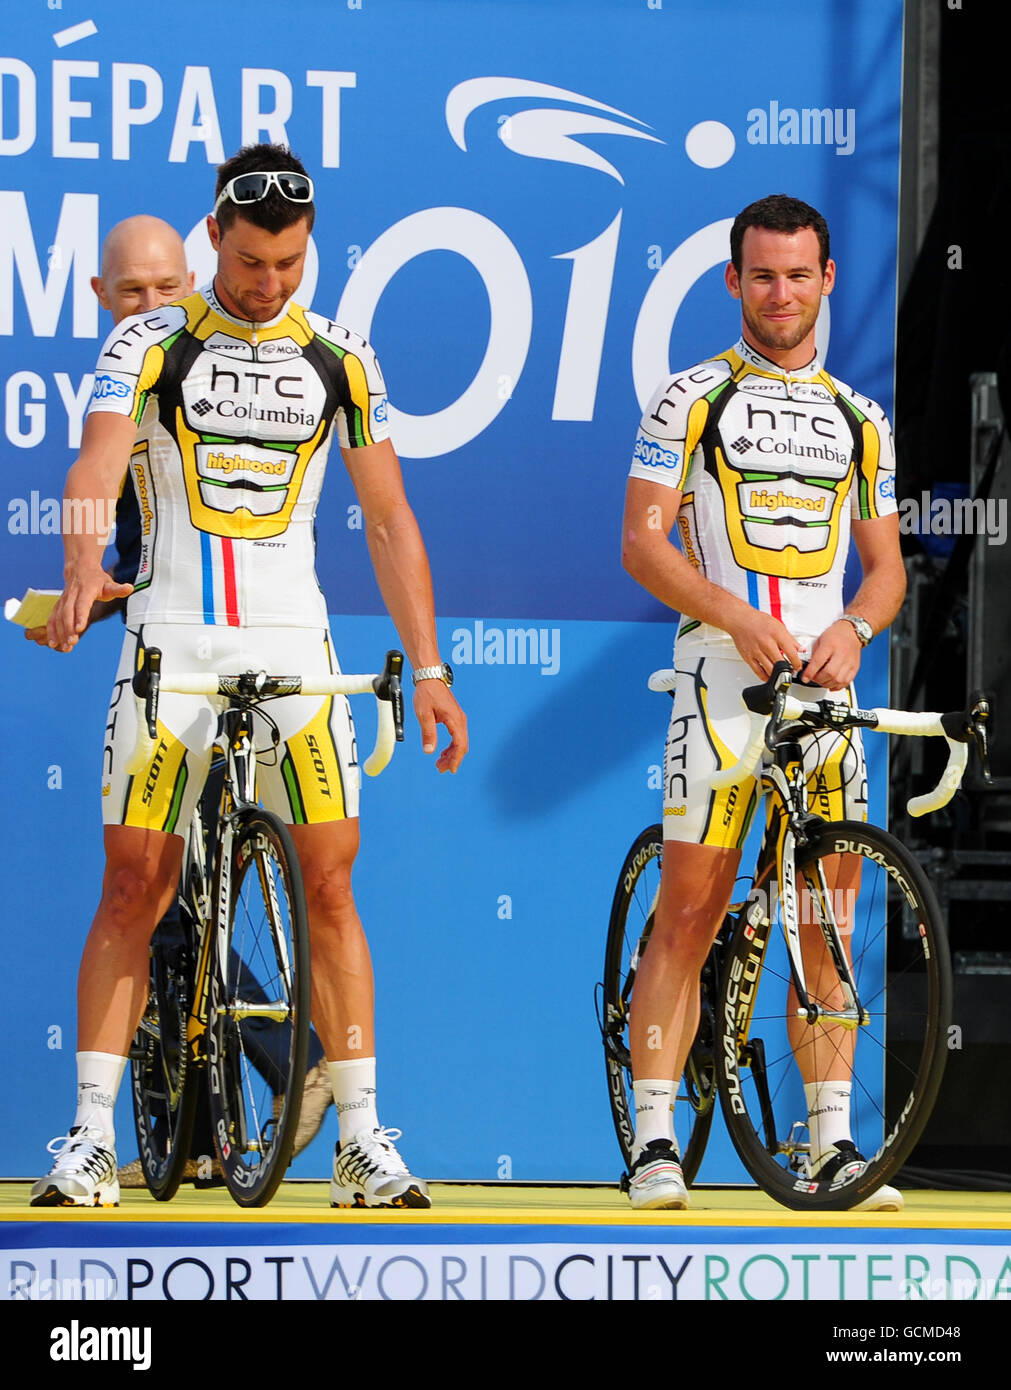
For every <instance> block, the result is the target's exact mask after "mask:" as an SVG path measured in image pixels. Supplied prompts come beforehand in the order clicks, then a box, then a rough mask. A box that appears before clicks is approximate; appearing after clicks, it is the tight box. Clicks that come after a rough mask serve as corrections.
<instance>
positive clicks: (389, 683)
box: [373, 650, 404, 743]
mask: <svg viewBox="0 0 1011 1390" xmlns="http://www.w3.org/2000/svg"><path fill="white" fill-rule="evenodd" d="M403 670H404V654H403V652H399V651H396V650H393V651H389V652H387V653H386V665H385V667H384V668H383V674H382V675H381V676H379V677H377V679H376V680H375V681H374V682H373V685H374V687H375V692H376V695H377V697H378V698H379V699H380V700H389V702H390V704H391V706H392V708H393V728H394V732H395V734H396V739H397V742H398V743H403V741H404V690H403V686H402V684H401V675H402V674H403Z"/></svg>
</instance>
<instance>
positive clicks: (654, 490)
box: [621, 478, 801, 680]
mask: <svg viewBox="0 0 1011 1390" xmlns="http://www.w3.org/2000/svg"><path fill="white" fill-rule="evenodd" d="M680 507H681V493H680V492H678V491H676V490H675V489H673V488H669V487H664V486H663V485H662V484H661V483H650V482H646V481H645V479H643V478H629V480H628V484H627V487H626V490H625V516H624V521H623V523H622V547H621V558H622V564H623V565H624V566H625V569H626V570H627V571H628V573H629V574H630V575H631V576H632V578H633V579H635V580H637V581H638V583H640V584H641V585H642V586H643V588H644V589H647V590H648V591H649V592H650V593H651V594H652V595H653V597H654V598H658V599H659V600H660V601H661V603H666V604H667V605H668V607H670V608H675V609H677V611H678V612H679V613H683V614H685V615H686V616H687V617H690V618H698V619H699V621H700V622H704V623H711V624H712V625H713V626H714V627H718V628H721V629H722V630H723V631H724V632H727V633H729V634H730V636H731V637H732V638H733V641H734V645H735V646H736V647H737V650H738V651H739V652H740V654H741V656H742V657H743V659H744V660H745V661H746V662H747V663H748V665H749V666H750V667H751V669H752V670H753V671H754V672H755V674H756V675H758V676H760V677H761V679H762V680H765V679H766V678H767V677H768V675H769V672H770V671H771V670H772V667H773V665H774V664H775V662H777V661H781V660H782V659H783V657H784V656H785V657H786V659H787V660H788V661H789V662H790V663H791V664H792V665H793V667H794V668H795V669H796V668H797V667H798V666H800V664H801V662H800V653H799V650H798V648H797V643H796V641H795V640H794V638H793V637H792V635H791V634H790V633H789V632H788V631H787V629H786V628H785V627H784V626H783V624H782V623H781V622H779V620H778V619H776V618H773V617H772V616H771V615H770V614H768V613H760V612H758V610H757V609H755V608H752V607H751V605H750V604H748V603H745V602H744V600H743V599H739V598H735V597H734V595H733V594H731V593H729V592H728V591H727V590H726V589H723V588H721V587H720V586H719V585H718V584H713V583H711V582H710V581H709V580H708V579H706V578H705V576H704V575H702V574H700V573H699V572H698V570H696V569H695V567H694V565H692V564H691V563H690V562H689V561H688V560H686V559H685V557H684V555H682V554H681V552H680V550H678V548H677V547H676V546H675V545H674V544H673V543H672V542H671V540H670V533H671V530H672V529H673V527H674V523H675V521H676V520H677V514H678V511H679V510H680Z"/></svg>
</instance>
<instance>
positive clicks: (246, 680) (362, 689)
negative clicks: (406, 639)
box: [126, 647, 404, 777]
mask: <svg viewBox="0 0 1011 1390" xmlns="http://www.w3.org/2000/svg"><path fill="white" fill-rule="evenodd" d="M403 669H404V655H403V652H399V651H389V652H387V653H386V664H385V666H384V668H383V670H382V672H380V673H379V674H378V675H375V674H370V675H336V676H333V675H317V676H268V675H267V673H266V672H265V671H244V672H242V673H241V674H239V675H220V674H218V673H216V672H213V671H179V672H174V673H173V672H169V673H168V674H165V673H163V672H162V669H161V652H160V651H159V649H158V648H157V647H147V648H145V649H144V659H143V664H142V666H141V669H140V670H139V671H138V672H137V674H136V675H135V676H134V678H133V690H134V694H135V695H136V697H137V704H138V711H137V714H138V718H137V742H136V744H135V745H134V749H133V752H132V753H131V754H130V757H129V758H128V759H127V762H126V772H127V774H128V775H129V776H131V777H132V776H136V774H137V773H139V772H140V771H141V770H142V769H143V768H144V767H146V766H147V764H148V763H149V762H150V761H151V758H152V757H153V756H154V749H155V741H156V739H157V733H158V697H159V695H160V693H161V692H162V691H167V692H168V693H170V694H172V695H206V696H216V695H219V696H228V697H231V698H237V699H240V700H247V701H249V702H250V703H253V702H255V701H256V700H259V699H275V698H278V697H280V696H283V695H367V694H370V693H371V694H373V695H375V697H376V704H377V706H378V713H379V723H378V727H377V729H376V742H375V747H374V748H373V750H372V752H371V753H370V754H369V756H368V757H367V758H366V760H365V762H364V764H363V767H364V769H365V771H366V772H367V773H368V775H369V776H370V777H378V776H379V774H380V772H382V770H383V768H385V767H386V765H387V764H388V763H389V761H390V759H391V758H392V757H393V749H394V746H395V745H396V744H397V743H403V741H404V696H403V690H402V688H401V680H400V678H401V674H402V672H403Z"/></svg>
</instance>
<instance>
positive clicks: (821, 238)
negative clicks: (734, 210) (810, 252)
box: [730, 193, 829, 275]
mask: <svg viewBox="0 0 1011 1390" xmlns="http://www.w3.org/2000/svg"><path fill="white" fill-rule="evenodd" d="M749 227H763V228H764V229H765V230H766V231H769V232H800V231H803V229H804V228H805V227H810V228H811V230H812V231H813V232H814V234H815V236H817V238H818V259H819V261H820V262H821V268H822V273H823V274H824V271H825V267H826V266H827V265H828V257H829V243H828V223H827V222H826V221H825V219H824V217H822V215H821V213H820V212H817V211H816V210H815V209H814V208H813V207H811V206H810V204H808V203H802V202H801V201H800V199H799V198H791V197H790V196H789V195H788V194H786V193H771V194H770V195H769V196H768V197H767V198H759V200H758V202H757V203H749V204H748V206H747V207H746V208H745V209H744V211H743V212H739V213H738V214H737V216H736V217H735V218H734V225H733V226H732V227H731V229H730V259H731V260H732V261H733V263H734V269H735V270H736V271H737V273H738V275H740V273H741V247H742V246H743V245H744V233H745V232H746V231H747V230H748V228H749Z"/></svg>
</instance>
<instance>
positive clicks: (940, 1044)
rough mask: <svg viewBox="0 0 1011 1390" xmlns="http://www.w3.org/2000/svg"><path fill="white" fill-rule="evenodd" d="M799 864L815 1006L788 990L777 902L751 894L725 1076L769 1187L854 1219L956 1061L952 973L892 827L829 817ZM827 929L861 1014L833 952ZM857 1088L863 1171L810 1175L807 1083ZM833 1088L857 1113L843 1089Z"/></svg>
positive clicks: (926, 894)
mask: <svg viewBox="0 0 1011 1390" xmlns="http://www.w3.org/2000/svg"><path fill="white" fill-rule="evenodd" d="M796 869H797V874H796V886H795V889H794V900H795V902H796V907H797V913H798V919H799V923H800V937H801V942H802V946H803V957H804V969H805V974H806V981H807V993H808V998H809V1000H810V1002H811V1004H812V1005H813V1006H814V1009H813V1010H811V1011H810V1012H808V1013H805V1012H804V1011H803V1010H801V1009H800V1007H799V1005H798V999H797V994H796V991H795V989H794V987H793V986H792V980H791V969H790V964H789V956H788V953H787V950H786V946H785V941H784V936H783V929H782V923H781V906H782V900H781V898H779V897H777V895H776V894H774V893H764V892H761V891H756V892H754V893H753V894H752V899H751V901H749V904H747V905H746V907H745V908H744V909H743V910H742V911H741V913H740V914H739V916H738V919H737V925H736V928H735V930H734V933H733V936H732V939H731V942H730V945H729V948H728V952H727V956H726V960H725V965H724V971H723V977H722V980H721V986H720V993H719V999H718V1004H717V1010H716V1018H717V1030H718V1038H717V1046H716V1069H717V1081H718V1085H719V1090H720V1099H721V1102H722V1105H723V1111H724V1115H725V1116H726V1120H727V1127H728V1129H729V1131H730V1135H731V1138H732V1140H733V1142H734V1145H735V1147H736V1149H737V1152H738V1154H739V1155H740V1158H741V1161H742V1162H743V1163H744V1166H745V1167H746V1168H747V1169H748V1171H749V1173H750V1174H751V1176H752V1177H753V1178H754V1179H755V1181H756V1182H757V1183H758V1184H759V1186H760V1187H762V1188H764V1190H765V1191H766V1192H768V1193H769V1195H770V1196H772V1197H774V1198H776V1200H777V1201H779V1202H782V1203H783V1204H784V1205H785V1206H788V1207H793V1208H796V1209H803V1208H820V1209H822V1210H844V1209H847V1208H849V1207H852V1206H854V1205H855V1204H856V1203H858V1202H860V1201H861V1200H863V1199H864V1198H865V1197H868V1196H870V1194H871V1193H872V1192H874V1191H876V1190H877V1189H878V1188H879V1187H881V1186H882V1184H884V1183H886V1182H888V1180H889V1179H890V1178H891V1177H893V1176H894V1174H895V1173H896V1172H897V1171H898V1170H899V1168H900V1167H901V1165H902V1163H903V1162H904V1161H905V1159H906V1158H907V1157H908V1155H909V1153H910V1151H911V1150H912V1148H913V1146H914V1145H915V1143H916V1141H917V1139H918V1138H919V1135H920V1133H921V1131H922V1130H923V1127H924V1125H925V1124H926V1122H927V1119H928V1118H929V1115H930V1111H931V1108H932V1106H933V1104H934V1100H935V1098H936V1096H937V1091H938V1088H939V1086H940V1084H941V1076H942V1073H943V1071H944V1064H945V1058H946V1055H947V1029H948V1022H949V1018H950V1012H951V964H950V959H949V954H948V944H947V939H946V935H945V931H944V925H943V920H942V917H941V912H940V909H939V907H938V906H937V901H936V899H935V897H934V893H933V890H932V889H931V887H930V884H929V882H928V880H927V877H926V875H925V873H924V872H923V870H922V868H921V867H920V865H919V863H918V862H917V860H916V859H914V858H913V856H912V855H911V854H910V853H909V851H908V850H906V849H905V847H904V846H903V845H901V844H900V843H899V842H898V841H897V840H896V839H894V837H893V836H891V835H889V834H888V833H887V832H885V831H882V830H878V829H876V828H875V827H873V826H868V825H864V824H863V823H861V822H859V821H839V822H834V823H832V824H827V825H825V826H823V827H821V828H820V829H819V830H817V831H816V832H815V834H814V836H813V838H812V840H811V841H810V843H809V844H808V845H807V846H805V847H804V848H802V849H801V848H798V850H797V854H796ZM786 891H788V890H787V889H786V888H784V887H783V886H782V885H781V886H780V889H779V892H780V893H785V892H786ZM830 922H834V923H835V924H836V926H837V928H838V932H839V939H840V941H841V943H842V945H843V950H844V953H845V955H846V957H847V958H848V960H849V962H850V970H851V975H852V980H853V986H854V989H855V992H856V1005H857V1007H854V1006H853V1005H852V1003H851V1001H849V1000H848V999H847V992H846V988H845V985H844V984H843V983H842V982H841V980H840V974H839V971H838V970H837V969H836V967H835V965H834V964H832V962H831V956H830V953H829V952H828V951H826V950H825V949H824V947H823V945H822V943H823V941H824V931H825V929H826V927H827V926H828V924H829V923H830ZM858 1013H859V1021H858V1019H857V1015H858ZM846 1080H850V1088H851V1090H850V1100H849V1124H850V1135H851V1138H852V1140H853V1143H854V1145H855V1146H856V1149H857V1150H858V1152H859V1154H860V1155H861V1156H862V1157H863V1158H864V1159H865V1160H866V1166H865V1167H864V1168H863V1170H862V1171H858V1172H857V1173H855V1174H853V1173H852V1171H851V1172H850V1173H849V1174H848V1175H847V1174H846V1173H845V1172H844V1173H842V1174H841V1175H839V1176H837V1177H835V1178H834V1180H831V1181H822V1182H817V1181H813V1180H812V1164H817V1165H818V1166H820V1163H821V1160H822V1155H818V1154H812V1153H811V1152H810V1147H811V1146H810V1132H809V1123H808V1097H807V1096H806V1095H805V1089H804V1088H805V1084H807V1085H809V1086H810V1085H812V1084H820V1083H831V1082H845V1081H846ZM809 1094H811V1093H809ZM824 1094H825V1095H828V1096H829V1101H828V1103H829V1104H833V1105H844V1104H845V1102H844V1101H842V1100H837V1099H834V1097H835V1096H837V1095H838V1092H836V1091H834V1090H829V1091H827V1092H826V1093H824ZM822 1103H825V1102H824V1101H822ZM848 1166H849V1167H850V1168H851V1169H852V1168H853V1167H855V1166H856V1165H848Z"/></svg>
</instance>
